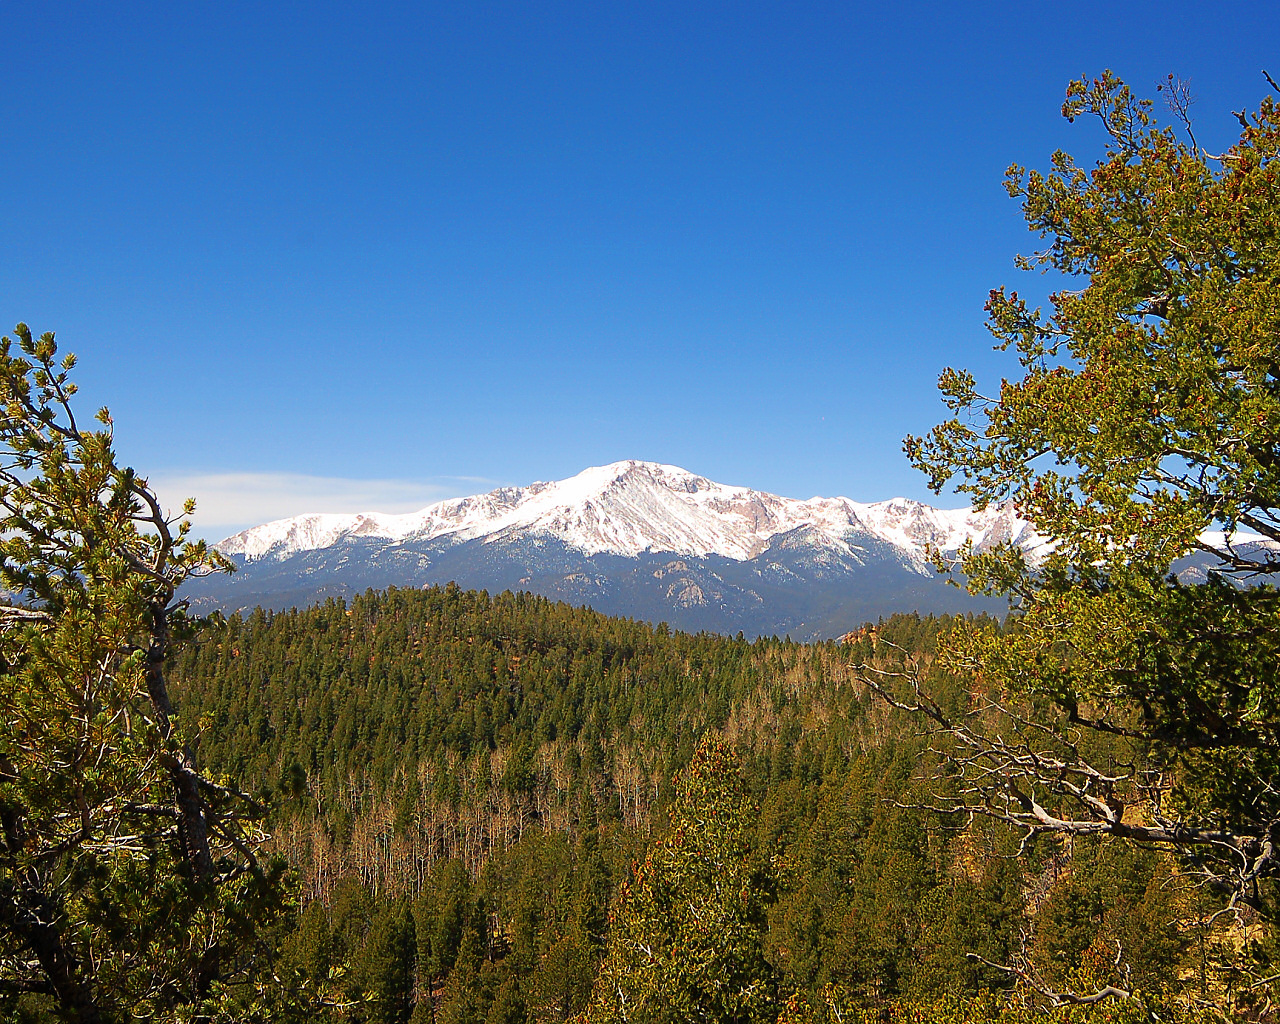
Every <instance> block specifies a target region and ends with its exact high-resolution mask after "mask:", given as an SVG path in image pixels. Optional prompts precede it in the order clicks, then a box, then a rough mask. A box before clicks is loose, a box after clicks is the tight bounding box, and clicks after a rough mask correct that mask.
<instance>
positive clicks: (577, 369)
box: [0, 0, 1280, 536]
mask: <svg viewBox="0 0 1280 1024" xmlns="http://www.w3.org/2000/svg"><path fill="white" fill-rule="evenodd" d="M0 37H2V38H4V40H5V42H6V47H5V49H6V57H7V60H6V71H5V76H4V88H3V89H0V119H2V120H0V124H2V125H3V138H4V139H5V140H6V141H7V143H8V145H7V147H6V149H7V152H6V155H5V158H4V160H3V163H0V223H2V224H3V226H4V229H5V239H4V248H3V250H2V251H0V252H2V254H0V324H3V325H4V326H5V327H6V328H7V327H8V326H9V325H11V324H13V323H14V322H16V321H18V320H25V321H26V322H27V323H29V324H30V325H31V327H32V328H33V329H34V330H36V331H37V332H38V331H43V330H55V331H57V333H58V337H59V339H60V341H61V343H62V344H63V346H64V348H67V349H70V350H73V351H75V352H77V353H78V354H79V356H80V359H81V365H80V369H79V380H80V383H81V388H82V397H83V399H84V404H85V405H86V406H92V407H96V406H98V405H100V404H104V403H105V404H107V405H109V406H110V407H111V409H112V412H113V414H114V415H115V418H116V424H117V436H118V439H119V443H120V448H121V450H122V452H123V454H124V457H125V458H126V459H127V460H128V461H129V462H131V463H132V464H133V465H135V466H136V467H137V468H138V469H139V470H140V471H141V472H143V473H147V474H150V475H151V476H152V478H153V480H154V481H155V482H157V483H159V484H160V485H161V486H162V492H163V493H164V494H165V496H166V497H169V498H170V500H172V501H174V502H177V501H179V500H180V499H181V497H182V496H183V495H184V494H185V493H188V492H189V493H194V494H195V495H196V497H197V498H198V499H200V500H201V501H202V508H203V514H202V515H201V516H200V518H199V519H198V521H197V525H198V526H199V527H200V528H201V529H202V530H203V531H205V532H208V533H210V534H214V535H218V536H221V535H223V534H224V533H226V532H231V530H232V528H234V527H239V526H243V525H249V524H251V523H253V522H258V521H261V520H263V519H268V518H274V517H278V516H282V515H286V514H292V513H297V512H303V511H340V510H354V509H358V508H362V509H370V508H377V509H382V510H386V511H403V510H407V509H409V508H413V507H417V506H419V505H421V504H425V503H426V502H427V501H429V500H432V499H435V498H438V497H444V496H448V495H454V494H463V493H473V492H475V491H478V490H485V489H488V488H489V487H491V486H495V485H497V484H500V483H501V484H508V483H516V484H520V483H528V482H530V481H533V480H537V479H557V478H560V477H564V476H568V475H571V474H573V473H575V472H577V471H578V470H580V469H582V468H584V467H586V466H589V465H598V464H601V463H605V462H612V461H615V460H618V459H624V458H641V459H651V460H656V461H662V462H669V463H674V464H677V465H680V466H684V467H685V468H687V469H690V470H693V471H695V472H698V473H702V474H704V475H706V476H709V477H711V478H713V479H716V480H720V481H723V482H726V483H737V484H747V485H750V486H753V487H758V488H761V489H765V490H770V491H774V492H776V493H780V494H785V495H789V496H793V497H809V496H812V495H815V494H822V495H833V494H844V495H848V496H849V497H853V498H856V499H859V500H877V499H880V498H887V497H890V496H893V495H896V494H903V495H907V496H911V497H918V498H923V499H931V496H930V495H929V493H928V491H927V490H926V488H925V487H924V482H923V479H922V478H921V477H919V476H918V475H917V474H915V473H914V472H913V471H912V470H911V469H910V468H909V467H908V466H907V465H906V463H905V460H904V459H903V457H902V454H901V451H900V442H901V439H902V437H903V435H904V434H907V433H909V432H916V433H919V432H923V431H924V430H926V429H927V428H928V427H929V426H930V425H932V424H933V423H934V422H935V421H936V420H937V419H939V418H940V416H941V415H942V412H943V409H942V407H941V405H940V404H939V402H938V401H937V398H936V391H935V388H934V384H935V381H936V379H937V375H938V372H939V370H940V369H941V368H942V367H943V366H944V365H947V364H955V365H965V366H969V367H972V368H973V369H975V370H976V371H977V372H978V373H979V376H980V378H981V379H984V380H992V381H998V379H999V377H1000V375H1001V374H1012V373H1014V372H1016V366H1015V365H1012V364H1011V361H1010V360H1009V358H1008V357H1006V356H1004V355H999V354H994V353H992V352H991V350H990V344H989V340H988V336H987V334H986V332H985V329H984V327H983V317H982V304H983V301H984V299H985V296H986V294H987V292H988V290H989V289H990V288H991V287H993V286H995V285H998V284H1001V283H1011V284H1014V285H1015V286H1017V287H1018V288H1019V289H1020V290H1021V291H1023V292H1024V293H1028V292H1030V293H1033V294H1034V293H1035V291H1036V290H1037V288H1039V287H1041V286H1042V285H1043V279H1037V278H1034V277H1032V278H1029V279H1026V280H1019V278H1020V277H1021V278H1025V277H1026V275H1020V274H1019V273H1018V272H1017V271H1015V270H1014V268H1013V265H1012V258H1013V255H1014V254H1015V253H1016V252H1018V251H1028V250H1030V249H1032V248H1034V246H1035V243H1036V240H1035V238H1034V237H1033V236H1030V235H1029V234H1027V232H1026V231H1025V229H1024V228H1023V226H1022V221H1021V218H1020V214H1019V211H1018V208H1017V205H1016V203H1014V202H1013V201H1012V200H1010V199H1009V198H1008V197H1007V196H1006V195H1005V194H1004V191H1003V189H1002V187H1001V180H1002V174H1003V171H1004V168H1005V167H1006V166H1007V165H1008V164H1009V163H1010V162H1012V161H1019V162H1022V163H1025V164H1029V165H1034V166H1044V165H1045V164H1046V163H1047V159H1048V156H1049V154H1050V153H1051V152H1052V151H1053V150H1054V149H1055V148H1058V147H1061V148H1064V149H1067V150H1068V151H1071V152H1073V153H1075V154H1077V155H1078V156H1080V157H1082V158H1092V156H1093V155H1094V153H1096V151H1097V146H1098V138H1097V133H1096V131H1095V130H1094V129H1093V128H1092V127H1091V126H1089V125H1085V124H1076V125H1068V124H1067V123H1066V122H1065V121H1063V120H1062V119H1061V117H1060V116H1059V113H1058V110H1059V107H1060V105H1061V100H1062V94H1063V90H1064V87H1065V85H1066V82H1067V81H1068V79H1070V78H1071V77H1073V76H1078V75H1080V74H1082V73H1089V74H1095V73H1097V72H1099V71H1101V70H1102V69H1104V68H1108V67H1109V68H1112V69H1114V70H1115V71H1116V72H1117V73H1119V74H1120V75H1121V76H1122V77H1123V78H1125V79H1126V80H1128V81H1130V82H1131V83H1132V84H1134V85H1135V86H1136V87H1137V88H1139V89H1140V90H1143V91H1146V92H1148V93H1151V94H1152V95H1154V92H1153V90H1154V85H1155V83H1156V81H1157V80H1158V79H1163V78H1164V76H1165V75H1166V74H1167V73H1169V72H1174V73H1176V74H1178V75H1180V76H1182V77H1185V78H1189V79H1190V81H1191V86H1192V90H1193V92H1194V93H1195V95H1196V97H1197V103H1196V106H1195V108H1194V112H1195V115H1196V118H1197V129H1198V134H1199V137H1200V140H1201V142H1202V143H1204V144H1205V145H1206V146H1208V147H1210V148H1213V147H1216V146H1219V145H1226V144H1227V143H1228V142H1229V140H1230V139H1231V138H1232V137H1233V131H1232V129H1233V127H1234V125H1235V120H1234V118H1233V117H1232V115H1231V113H1230V111H1231V110H1238V109H1240V108H1241V107H1242V106H1253V105H1256V103H1257V101H1258V100H1259V99H1260V98H1261V96H1262V95H1263V94H1264V92H1265V82H1264V81H1263V79H1262V76H1261V74H1260V73H1259V72H1260V69H1261V68H1264V67H1265V68H1268V69H1269V70H1271V71H1272V73H1273V75H1276V74H1277V72H1280V44H1277V42H1276V40H1277V39H1280V4H1275V3H1265V4H1264V3H1254V4H1250V3H1236V4H1232V5H1229V6H1228V5H1216V4H1204V3H1196V4H1190V3H1181V2H1171V0H1164V2H1160V3H1105V4H1104V3H1095V4H1090V3H1078V4H1073V5H1058V4H1052V5H1051V4H1027V3H1018V4H997V3H964V4H961V3H946V4H942V3H939V4H928V3H899V4H894V5H872V4H850V3H844V4H821V3H796V2H790V3H769V4H764V3H744V2H737V3H725V4H711V3H691V2H685V3H680V4H674V3H673V4H665V3H656V2H648V3H642V4H641V3H636V4H628V3H618V2H615V3H608V4H602V3H581V4H571V3H558V4H557V3H552V4H547V3H539V4H534V3H528V4H517V3H502V4H488V3H478V2H469V3H465V4H464V3H457V4H448V5H445V4H412V5H394V4H367V5H360V6H356V5H350V4H332V5H329V4H322V3H308V4H284V3H280V4H271V5H237V4H231V3H219V4H207V5H203V4H155V5H148V4H143V3H134V4H127V5H113V6H107V5H97V4H94V5H90V4H83V5H76V4H58V3H50V2H41V3H23V2H17V0H9V2H8V3H6V4H5V5H4V6H3V7H0ZM1277 77H1280V75H1278V76H1277ZM932 500H935V501H936V499H932ZM938 503H940V504H958V502H957V500H956V499H955V498H954V497H952V498H950V499H944V500H942V501H940V502H938Z"/></svg>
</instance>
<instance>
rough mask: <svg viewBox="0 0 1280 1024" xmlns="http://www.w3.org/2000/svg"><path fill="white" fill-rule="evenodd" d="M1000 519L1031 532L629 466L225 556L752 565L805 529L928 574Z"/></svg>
mask: <svg viewBox="0 0 1280 1024" xmlns="http://www.w3.org/2000/svg"><path fill="white" fill-rule="evenodd" d="M998 521H999V522H1000V523H1002V527H1001V529H1000V531H999V532H1001V533H1002V534H1003V535H1004V536H1005V537H1009V538H1011V539H1012V538H1014V537H1016V536H1017V535H1019V534H1020V533H1021V532H1022V530H1021V528H1022V527H1023V526H1024V525H1025V524H1022V523H1021V522H1020V521H1018V520H1016V517H1014V516H1013V515H1012V512H1010V511H1007V510H1000V509H988V510H987V511H985V512H981V513H977V512H973V511H972V510H970V509H954V510H945V509H935V508H932V507H931V506H928V505H924V504H922V503H920V502H915V501H911V500H909V499H905V498H893V499H890V500H889V501H884V502H877V503H872V504H863V503H859V502H855V501H851V500H850V499H848V498H820V497H818V498H810V499H808V500H807V501H802V500H798V499H795V498H784V497H780V496H779V495H775V494H768V493H766V492H763V491H755V490H752V489H750V488H747V487H735V486H729V485H726V484H720V483H716V482H714V481H712V480H709V479H707V478H706V477H703V476H698V475H697V474H694V473H691V472H689V471H688V470H686V469H682V468H680V467H679V466H671V465H665V464H663V463H658V462H644V461H641V460H638V459H627V460H624V461H620V462H612V463H609V464H608V465H605V466H593V467H591V468H588V469H584V470H583V471H582V472H581V473H578V474H577V475H575V476H572V477H569V478H568V479H566V480H559V481H551V482H540V483H534V484H530V485H529V486H527V487H503V488H498V489H497V490H494V491H490V492H488V493H487V494H477V495H472V496H470V497H466V498H451V499H449V500H447V501H441V502H437V503H435V504H433V505H428V506H427V507H426V508H424V509H422V510H420V511H418V512H411V513H408V514H406V515H384V514H381V513H377V512H366V513H361V514H358V515H338V514H310V515H303V516H295V517H293V518H291V519H283V520H278V521H276V522H273V523H266V524H264V525H262V526H257V527H254V528H252V529H250V530H245V531H244V532H243V533H238V534H236V535H235V536H234V537H229V538H227V539H226V540H224V541H223V542H222V543H221V544H219V545H218V548H219V550H221V551H223V552H224V553H225V554H228V555H239V556H241V557H242V558H243V559H244V560H246V561H254V560H256V559H259V558H271V559H276V560H279V559H283V558H287V557H289V556H290V555H292V554H295V553H297V552H300V551H311V550H317V549H322V548H328V547H332V546H333V545H335V544H338V543H342V542H344V541H354V540H361V539H370V540H380V541H384V542H388V543H393V544H403V543H409V542H425V541H435V540H453V541H457V542H464V541H471V540H481V541H484V542H486V543H497V542H499V541H510V540H512V539H513V538H517V537H550V538H555V539H557V540H559V541H561V542H563V543H564V544H565V545H566V546H568V547H569V548H572V549H574V550H577V551H579V552H582V553H584V554H586V555H596V554H613V555H622V556H631V557H634V556H636V555H638V554H640V553H641V552H646V551H653V552H670V553H671V554H673V555H677V556H691V557H706V556H711V555H718V556H720V557H724V558H728V559H732V560H735V561H745V560H747V559H751V558H755V557H756V556H758V555H760V554H761V553H762V552H763V551H765V550H766V549H767V548H768V547H769V545H770V544H771V543H773V542H774V540H775V538H778V537H780V536H782V535H786V534H791V533H793V532H794V531H798V530H802V529H803V530H804V531H805V535H806V537H808V538H810V539H811V540H812V542H813V543H817V544H820V545H822V546H823V547H825V548H829V549H831V550H834V551H837V552H843V553H845V554H848V553H850V552H852V551H853V549H854V548H856V547H858V546H859V545H860V544H862V543H864V542H865V541H867V540H874V541H882V542H886V543H888V544H890V545H892V546H893V547H894V548H897V549H899V550H900V551H901V554H902V557H903V558H904V559H905V561H907V562H909V563H910V564H911V565H912V566H914V567H915V568H916V569H917V571H921V572H923V571H925V558H924V551H925V547H926V546H927V545H935V546H938V547H943V548H956V547H959V545H960V544H961V543H963V542H964V541H965V540H970V539H971V540H974V541H975V543H978V544H981V543H982V542H983V541H984V540H985V539H986V538H987V536H988V535H989V534H990V533H991V531H992V529H993V528H994V527H995V526H996V524H997V522H998Z"/></svg>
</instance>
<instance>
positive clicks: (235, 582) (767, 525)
mask: <svg viewBox="0 0 1280 1024" xmlns="http://www.w3.org/2000/svg"><path fill="white" fill-rule="evenodd" d="M1000 541H1010V542H1012V543H1016V544H1020V545H1022V546H1023V547H1024V549H1025V550H1027V552H1028V554H1029V555H1030V556H1031V557H1032V558H1033V559H1034V558H1035V557H1037V556H1038V555H1039V554H1040V553H1041V552H1042V551H1043V550H1044V543H1043V539H1042V538H1040V537H1038V536H1037V535H1036V534H1035V533H1034V532H1033V531H1032V530H1031V529H1030V528H1029V527H1028V526H1027V524H1026V523H1024V522H1023V521H1021V520H1020V519H1018V518H1017V516H1016V515H1015V514H1014V513H1013V511H1012V509H1009V508H1006V507H992V508H989V509H987V510H985V511H983V512H974V511H972V510H970V509H954V510H944V509H936V508H932V507H931V506H929V505H925V504H922V503H920V502H916V501H908V500H906V499H903V498H895V499H892V500H890V501H883V502H875V503H870V504H868V503H861V502H856V501H851V500H850V499H848V498H811V499H808V500H807V501H801V500H797V499H794V498H784V497H780V496H778V495H775V494H767V493H765V492H762V491H755V490H752V489H750V488H746V487H732V486H727V485H724V484H718V483H715V482H713V481H711V480H708V479H706V478H705V477H701V476H696V475H695V474H692V473H689V472H687V471H685V470H683V469H679V468H677V467H675V466H664V465H659V464H656V463H649V462H634V461H632V462H618V463H613V464H612V465H609V466H601V467H596V468H593V469H588V470H585V471H584V472H582V473H580V474H578V475H577V476H575V477H572V478H570V479H568V480H562V481H558V482H554V483H535V484H531V485H530V486H528V487H507V488H501V489H499V490H496V491H491V492H489V493H488V494H480V495H475V496H473V497H469V498H457V499H451V500H449V501H442V502H439V503H437V504H434V505H430V506H428V507H427V508H425V509H423V510H421V511H420V512H415V513H410V514H408V515H381V514H378V513H364V514H360V515H324V514H321V515H305V516H297V517H295V518H292V519H284V520H280V521H278V522H274V523H267V524H265V525H263V526H258V527H254V528H253V529H250V530H246V531H244V532H243V533H239V534H236V535H235V536H234V537H230V538H228V539H227V540H225V541H223V542H222V543H221V544H219V545H218V547H219V549H220V550H222V551H223V552H224V553H226V554H227V555H230V556H231V557H232V558H233V559H234V560H235V561H236V562H237V563H239V564H240V566H241V571H240V572H239V573H237V574H236V575H235V576H234V577H231V578H229V579H226V578H221V577H215V578H212V579H209V580H205V581H200V582H198V583H196V584H194V585H193V586H192V587H191V588H190V592H191V596H192V598H193V599H194V601H195V602H196V603H197V604H198V605H200V606H204V607H211V606H220V607H223V608H225V609H229V610H230V609H238V608H247V607H252V606H253V605H255V604H264V605H267V606H273V607H287V606H289V605H293V604H308V603H312V602H314V601H317V600H323V599H324V598H326V597H328V596H333V595H350V594H353V593H358V592H360V591H361V590H363V589H365V588H366V587H370V586H372V587H385V586H412V587H418V586H425V585H429V584H433V583H444V582H447V581H449V580H457V581H458V583H460V584H462V585H463V586H468V587H484V588H488V589H491V590H493V589H498V590H501V589H507V588H512V589H524V590H532V591H535V592H538V593H542V594H545V595H546V596H548V597H553V598H557V599H563V600H568V601H573V602H576V603H582V604H590V605H591V606H593V607H595V608H596V609H598V610H600V611H606V612H610V613H613V614H623V615H630V616H635V617H640V618H647V619H653V620H655V621H656V620H659V619H664V620H667V621H669V622H671V623H672V624H673V625H675V626H678V627H680V628H686V629H710V630H716V631H723V632H737V631H738V630H743V631H745V632H748V633H752V634H759V633H777V634H783V633H790V634H791V635H793V636H795V637H797V638H800V637H804V638H812V637H818V636H834V635H838V634H839V633H841V632H844V631H845V630H847V629H849V628H851V627H852V626H855V625H857V624H858V623H859V622H861V621H863V620H864V619H868V618H876V617H878V616H880V615H885V614H890V613H892V612H894V611H913V610H919V611H922V612H929V611H936V612H941V611H960V610H975V609H983V610H989V611H999V610H1000V606H999V605H998V604H996V603H994V602H982V601H977V600H975V599H973V598H971V597H969V596H968V595H966V594H964V593H963V592H962V591H959V590H956V589H955V588H953V587H949V586H946V585H945V584H944V583H943V582H942V581H939V580H937V579H935V578H934V575H933V572H932V570H931V569H930V568H929V565H928V561H927V556H926V551H927V549H928V548H929V547H938V548H941V549H943V550H948V551H953V550H956V549H958V548H959V547H960V546H961V545H962V544H964V543H966V542H972V543H973V544H974V546H975V547H977V548H979V549H981V548H983V547H986V546H988V545H990V544H993V543H997V542H1000Z"/></svg>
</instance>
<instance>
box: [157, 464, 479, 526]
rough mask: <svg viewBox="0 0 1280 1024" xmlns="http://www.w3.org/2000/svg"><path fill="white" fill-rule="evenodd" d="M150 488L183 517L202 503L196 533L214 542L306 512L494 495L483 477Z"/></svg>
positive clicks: (231, 481) (185, 480) (213, 481)
mask: <svg viewBox="0 0 1280 1024" xmlns="http://www.w3.org/2000/svg"><path fill="white" fill-rule="evenodd" d="M148 482H149V483H150V484H151V486H152V488H153V489H154V490H155V493H156V495H157V496H158V497H159V498H160V500H161V502H162V503H163V504H164V505H165V507H166V508H169V509H172V510H173V511H175V512H177V511H178V510H180V509H181V508H182V502H183V501H184V500H185V499H187V498H195V499H196V514H195V515H194V516H193V517H192V532H193V533H195V534H196V535H197V536H201V537H205V538H207V539H208V540H214V541H216V540H221V539H222V538H224V537H229V536H231V534H233V533H238V532H239V531H240V530H244V529H247V528H248V527H250V526H257V525H258V524H259V523H268V522H271V521H272V520H273V519H286V518H288V517H289V516H296V515H302V514H303V513H306V512H392V513H394V512H416V511H417V510H418V509H420V508H422V507H424V506H426V505H430V504H431V503H432V502H434V501H440V500H442V499H444V498H456V497H459V496H461V495H465V494H476V493H479V492H481V491H487V490H491V489H492V488H494V487H496V486H497V484H496V483H495V482H494V481H491V480H484V479H481V478H478V477H437V478H435V479H432V480H424V481H419V480H351V479H346V478H343V477H329V476H307V475H305V474H301V473H152V474H151V475H150V477H149V478H148Z"/></svg>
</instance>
